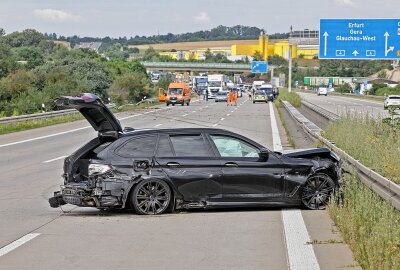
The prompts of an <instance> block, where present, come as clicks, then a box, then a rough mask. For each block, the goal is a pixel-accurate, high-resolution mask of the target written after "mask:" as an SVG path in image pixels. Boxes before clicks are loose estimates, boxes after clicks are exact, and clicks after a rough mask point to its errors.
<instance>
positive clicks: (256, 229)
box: [0, 97, 357, 269]
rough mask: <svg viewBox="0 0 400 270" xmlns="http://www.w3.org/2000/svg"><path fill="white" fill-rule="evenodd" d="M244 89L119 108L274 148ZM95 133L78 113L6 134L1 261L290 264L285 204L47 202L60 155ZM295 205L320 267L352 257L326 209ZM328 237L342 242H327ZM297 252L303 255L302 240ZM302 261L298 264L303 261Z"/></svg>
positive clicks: (19, 265) (0, 193)
mask: <svg viewBox="0 0 400 270" xmlns="http://www.w3.org/2000/svg"><path fill="white" fill-rule="evenodd" d="M322 98H325V97H322ZM328 98H330V97H328ZM246 99H247V98H245V97H243V98H241V99H239V104H238V106H237V107H235V106H232V107H231V106H229V107H228V106H226V103H215V102H214V101H212V100H210V101H208V102H205V101H197V102H194V103H192V104H191V105H190V106H174V107H166V106H165V105H163V106H162V105H160V106H156V107H152V108H149V109H144V110H141V111H136V112H131V113H122V114H119V115H118V118H120V119H121V123H122V125H123V126H130V127H133V128H136V129H142V128H180V127H216V128H224V129H228V130H231V131H234V132H237V133H240V134H242V135H244V136H248V137H250V138H252V139H253V140H255V141H257V142H259V143H261V144H263V145H265V146H267V147H269V148H271V149H273V146H274V143H276V138H275V139H273V132H272V129H271V111H270V108H271V107H270V106H269V105H267V104H252V103H251V102H248V101H247V100H246ZM274 114H275V115H276V121H277V122H278V130H279V135H280V140H281V141H282V145H283V147H284V148H285V147H286V146H287V145H288V144H287V140H286V135H285V131H284V129H283V127H282V124H281V123H280V121H279V118H278V113H277V111H276V110H275V112H274ZM96 135H97V134H96V133H95V132H94V131H93V130H92V128H91V127H90V128H89V127H88V123H87V122H86V121H77V122H73V123H67V124H61V125H56V126H50V127H44V128H40V129H35V130H31V131H24V132H18V133H14V134H8V135H2V136H0V170H1V172H2V174H1V177H0V217H1V218H0V269H288V265H289V264H290V262H291V261H292V258H291V257H290V256H289V255H288V254H295V253H293V252H292V253H291V252H289V249H290V247H289V246H288V245H287V244H286V243H287V242H288V240H289V242H290V241H292V242H293V241H295V239H288V237H291V236H290V234H289V233H288V231H287V228H286V227H285V226H286V225H284V222H283V221H282V216H283V213H285V211H287V210H285V209H283V210H282V209H257V210H256V209H246V210H245V209H242V210H218V211H188V212H177V213H174V214H167V215H161V216H138V215H135V214H133V213H132V212H130V211H117V210H115V211H105V212H102V211H99V210H97V209H92V208H77V207H72V206H63V209H52V208H50V207H49V205H48V202H47V199H48V198H49V197H50V196H51V195H52V193H53V191H55V190H57V189H58V188H59V185H60V184H62V179H61V177H60V175H61V173H62V164H63V157H65V156H67V155H69V154H71V153H72V152H73V151H74V150H76V149H77V148H78V147H80V146H81V145H83V144H84V143H86V142H87V141H88V140H90V139H91V138H94V137H95V136H96ZM63 211H65V212H63ZM288 213H289V214H291V212H290V210H288ZM298 213H301V214H300V219H301V221H302V222H303V223H304V224H305V228H304V230H303V229H301V228H300V229H299V228H296V227H295V228H292V229H294V230H295V231H294V232H295V233H296V232H297V231H296V230H297V229H298V230H303V231H302V232H299V233H302V234H304V235H307V236H309V238H310V240H311V241H314V242H315V245H312V248H311V251H314V252H315V255H316V258H317V260H318V268H315V269H337V268H341V269H346V268H347V267H348V266H352V265H354V261H353V259H352V254H351V252H350V251H349V249H348V248H347V246H346V245H344V244H341V243H340V241H341V237H340V234H339V233H337V229H336V228H335V227H334V225H333V224H332V221H331V220H330V219H329V217H328V215H327V213H326V212H325V211H305V210H302V211H298ZM288 216H290V215H288ZM303 219H304V221H303ZM295 221H296V222H297V220H295ZM299 221H300V220H299ZM295 224H297V223H295ZM18 239H19V240H18ZM332 239H333V240H336V242H337V243H336V244H328V243H330V242H332V241H330V240H332ZM15 240H17V242H13V241H15ZM319 243H323V244H319ZM301 245H303V246H304V247H305V248H309V247H308V246H307V245H311V244H310V243H308V244H307V243H300V246H301ZM298 253H300V256H301V250H300V252H298ZM297 266H298V267H297V268H293V269H305V268H304V267H303V268H302V265H297ZM350 269H357V268H354V267H351V268H350Z"/></svg>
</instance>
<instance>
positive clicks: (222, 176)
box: [45, 94, 342, 215]
mask: <svg viewBox="0 0 400 270" xmlns="http://www.w3.org/2000/svg"><path fill="white" fill-rule="evenodd" d="M56 105H57V106H58V107H61V108H63V109H76V110H78V111H79V112H80V113H81V114H83V116H84V117H85V118H86V119H87V120H88V121H89V123H90V125H91V126H92V127H93V128H94V130H96V131H97V132H98V136H96V137H95V138H93V139H91V140H90V141H88V142H86V143H85V145H84V146H82V147H80V148H79V149H77V150H76V151H75V152H74V153H73V154H71V155H70V156H68V157H66V158H65V160H64V166H63V168H64V172H63V174H62V176H63V178H64V183H63V185H61V189H60V190H57V191H55V192H54V196H52V197H51V198H49V203H50V206H51V207H59V206H61V205H64V204H67V203H68V204H72V205H76V206H81V207H96V208H99V209H105V208H111V209H112V208H114V209H115V208H120V209H123V208H130V207H131V208H133V209H134V210H135V212H136V213H138V214H141V215H159V214H163V213H166V212H172V211H174V210H175V209H189V208H203V209H209V208H219V207H267V206H275V207H276V206H292V207H293V206H300V205H304V206H305V207H307V208H309V209H324V208H325V207H326V206H327V204H328V203H329V200H330V198H331V195H332V194H333V193H334V192H335V190H336V189H337V188H338V187H339V184H340V179H341V174H342V170H341V160H340V158H339V157H338V156H337V155H335V154H334V153H333V152H331V151H330V150H329V149H327V148H315V149H302V150H301V149H296V150H292V151H287V152H283V153H279V152H275V151H271V150H269V149H267V148H265V147H264V146H262V145H260V144H258V143H256V142H255V141H253V140H251V139H249V138H246V137H244V136H241V135H239V134H236V133H233V132H230V131H226V130H222V129H211V128H185V129H177V128H174V129H150V130H134V129H132V128H127V129H122V126H121V124H120V122H119V121H118V120H117V119H116V118H115V116H114V115H113V113H112V112H111V111H110V110H109V109H108V108H107V107H106V106H105V105H104V104H103V103H102V102H101V100H100V99H99V98H98V97H97V96H96V95H93V94H84V95H81V96H75V97H71V96H66V97H60V98H58V99H57V100H56ZM66 140H68V138H66ZM84 140H86V139H84ZM82 142H84V141H82ZM45 168H46V167H45ZM47 168H49V167H47Z"/></svg>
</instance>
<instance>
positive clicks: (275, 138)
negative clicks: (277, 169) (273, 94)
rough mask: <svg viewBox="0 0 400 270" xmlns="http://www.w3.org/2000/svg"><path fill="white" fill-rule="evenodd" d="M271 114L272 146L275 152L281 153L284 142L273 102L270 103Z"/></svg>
mask: <svg viewBox="0 0 400 270" xmlns="http://www.w3.org/2000/svg"><path fill="white" fill-rule="evenodd" d="M269 114H270V115H271V131H272V146H273V148H274V151H278V152H281V151H282V150H283V149H282V142H281V137H280V136H279V129H278V124H277V122H276V117H275V111H274V106H273V105H272V102H269Z"/></svg>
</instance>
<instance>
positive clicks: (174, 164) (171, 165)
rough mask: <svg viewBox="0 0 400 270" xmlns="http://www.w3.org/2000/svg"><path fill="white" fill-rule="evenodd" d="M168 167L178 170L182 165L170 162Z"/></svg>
mask: <svg viewBox="0 0 400 270" xmlns="http://www.w3.org/2000/svg"><path fill="white" fill-rule="evenodd" d="M167 166H168V167H172V168H176V167H179V166H181V164H179V163H178V162H168V163H167Z"/></svg>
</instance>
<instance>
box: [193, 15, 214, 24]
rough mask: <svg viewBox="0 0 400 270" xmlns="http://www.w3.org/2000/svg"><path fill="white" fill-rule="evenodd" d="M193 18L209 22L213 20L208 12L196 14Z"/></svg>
mask: <svg viewBox="0 0 400 270" xmlns="http://www.w3.org/2000/svg"><path fill="white" fill-rule="evenodd" d="M193 19H194V20H195V21H197V22H201V23H208V22H210V21H211V19H210V17H209V16H208V14H207V12H200V13H199V14H198V15H197V16H194V17H193Z"/></svg>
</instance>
